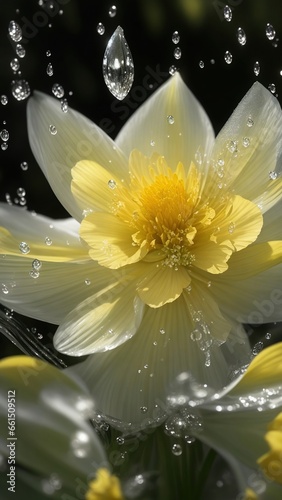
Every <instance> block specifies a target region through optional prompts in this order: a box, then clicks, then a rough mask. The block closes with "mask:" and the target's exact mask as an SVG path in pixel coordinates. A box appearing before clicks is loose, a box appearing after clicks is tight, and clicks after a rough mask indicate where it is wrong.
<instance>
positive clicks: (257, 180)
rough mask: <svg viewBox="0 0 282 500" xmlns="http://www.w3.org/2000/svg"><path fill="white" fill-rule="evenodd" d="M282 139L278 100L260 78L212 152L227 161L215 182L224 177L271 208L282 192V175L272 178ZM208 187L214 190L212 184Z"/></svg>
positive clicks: (237, 190)
mask: <svg viewBox="0 0 282 500" xmlns="http://www.w3.org/2000/svg"><path fill="white" fill-rule="evenodd" d="M252 123H253V125H252V126H248V125H250V124H252ZM281 141H282V113H281V108H280V105H279V103H278V100H277V99H276V98H275V97H274V96H273V95H272V94H271V93H270V92H269V91H268V90H267V89H265V88H264V87H263V86H262V85H261V84H260V83H258V82H256V83H254V85H253V86H252V87H251V89H250V90H249V91H248V92H247V94H246V95H245V97H244V98H243V99H242V100H241V102H240V103H239V105H238V106H237V108H236V109H235V111H234V112H233V114H232V115H231V117H230V119H229V120H228V121H227V123H226V125H225V126H224V127H223V129H222V130H221V132H220V133H219V135H218V136H217V138H216V142H215V147H214V151H213V154H212V156H213V158H214V160H215V162H217V161H218V160H220V159H221V160H223V161H224V166H223V167H222V168H223V170H222V172H223V173H224V176H223V177H222V178H221V179H219V178H217V182H216V183H215V186H217V185H218V183H219V180H220V181H221V182H222V183H224V184H226V185H227V187H228V189H232V190H233V191H234V192H235V193H236V194H240V195H241V196H242V197H244V198H247V199H249V200H251V201H253V202H254V203H257V204H259V205H260V206H261V207H262V210H263V212H265V211H266V210H268V209H269V208H270V207H271V206H272V204H273V203H275V202H276V201H277V199H278V198H279V197H280V194H281V182H280V179H277V182H276V181H273V180H271V179H270V178H269V173H270V172H271V171H274V170H275V168H276V163H277V160H278V159H279V155H280V150H281ZM244 144H245V145H244ZM246 144H249V145H247V147H246ZM235 150H236V151H235ZM215 176H217V170H216V171H215ZM279 186H280V187H279ZM207 189H208V190H209V193H207V194H210V186H209V185H207Z"/></svg>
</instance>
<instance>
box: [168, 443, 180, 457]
mask: <svg viewBox="0 0 282 500" xmlns="http://www.w3.org/2000/svg"><path fill="white" fill-rule="evenodd" d="M171 451H172V453H173V454H174V455H175V456H176V457H180V455H182V446H181V445H180V444H176V443H175V444H173V445H172V448H171Z"/></svg>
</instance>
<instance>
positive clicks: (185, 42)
mask: <svg viewBox="0 0 282 500" xmlns="http://www.w3.org/2000/svg"><path fill="white" fill-rule="evenodd" d="M52 4H53V7H52ZM113 4H114V5H116V7H117V13H116V16H115V17H113V18H111V17H110V16H109V14H108V11H109V8H110V7H111V5H113ZM226 4H228V5H229V6H230V7H231V8H232V13H233V17H232V20H231V22H227V21H226V20H224V19H223V7H224V5H226ZM59 10H61V11H62V12H58V11H59ZM281 14H282V6H281V3H280V2H279V1H278V0H228V1H226V2H222V1H219V0H215V1H213V0H118V1H117V2H112V3H111V2H108V1H104V0H103V1H102V0H100V1H98V0H56V1H55V0H54V1H53V2H52V0H51V1H45V0H42V1H38V0H9V2H8V1H6V0H0V94H5V95H7V96H8V99H9V102H8V104H7V105H6V106H3V105H1V104H0V123H1V125H0V127H1V128H6V129H7V130H8V131H9V134H10V138H9V141H8V148H7V150H6V151H2V150H1V149H0V182H1V189H0V201H5V200H6V198H7V195H8V197H10V199H11V201H12V202H13V203H15V199H16V198H17V189H18V188H19V187H23V188H24V189H25V190H26V202H27V207H28V209H30V210H35V211H37V212H38V213H42V214H45V215H49V216H51V217H54V218H57V217H65V216H67V213H66V212H65V211H64V209H63V208H62V207H61V205H60V203H59V202H58V200H57V199H56V198H55V196H54V195H53V193H52V191H51V189H50V188H49V185H48V183H47V182H46V180H45V178H44V176H43V174H42V173H41V171H40V168H39V167H38V165H37V164H36V162H35V160H34V159H33V156H32V154H31V151H30V149H29V144H28V138H27V131H26V118H25V109H26V101H22V102H18V101H16V100H15V99H14V98H13V97H12V94H11V82H12V80H13V79H14V78H24V79H26V80H27V81H28V82H29V84H30V87H31V90H34V89H38V90H41V91H44V92H47V93H49V94H51V88H52V85H53V84H54V83H60V84H62V85H63V87H64V89H65V94H66V95H65V97H67V99H68V102H69V105H70V106H72V107H73V108H75V109H77V110H79V111H80V112H82V113H83V114H85V115H86V116H88V117H89V118H91V119H92V120H93V121H95V122H96V123H98V124H101V123H105V121H104V119H105V118H106V119H107V120H108V123H110V126H109V125H108V126H107V129H106V131H107V132H109V133H110V135H111V136H112V137H113V138H114V137H115V136H116V134H117V133H118V131H119V130H120V128H121V127H122V125H123V124H124V120H125V119H124V117H123V116H124V114H126V115H127V116H126V119H127V118H128V117H129V116H130V114H131V113H132V112H133V111H134V109H133V108H137V107H138V106H139V105H140V104H141V102H142V100H143V98H142V97H140V94H137V93H136V94H135V93H134V87H135V88H136V87H137V86H139V85H142V80H143V78H144V76H145V75H146V74H147V71H148V70H147V68H148V67H150V68H151V69H152V70H156V68H157V67H159V69H160V71H161V72H165V73H166V75H167V76H166V77H165V78H168V76H169V74H168V70H169V67H170V66H171V65H172V64H175V65H176V66H177V68H179V70H180V72H181V75H182V77H183V79H184V80H185V82H186V83H187V85H188V86H189V87H190V89H191V90H192V91H193V92H194V94H195V95H196V96H197V98H198V99H199V100H200V102H201V103H202V104H203V106H204V108H205V109H206V111H207V113H208V114H209V116H210V119H211V121H212V123H213V125H214V128H215V131H216V132H218V131H219V130H220V128H221V127H222V125H223V124H224V123H225V121H226V120H227V119H228V117H229V116H230V114H231V112H232V110H233V109H234V107H235V106H236V105H237V103H238V102H239V101H240V99H241V98H242V97H243V96H244V94H245V93H246V92H247V90H248V89H249V87H250V86H251V85H252V83H253V82H254V81H255V80H257V79H258V80H259V81H260V82H261V83H262V84H264V85H265V86H266V87H267V86H268V85H269V84H271V83H274V84H275V86H276V93H277V98H278V100H280V99H281V98H282V76H281V75H280V71H282V40H281V42H280V41H279V38H280V36H282V15H281ZM11 20H15V21H16V22H18V23H19V25H20V26H21V27H22V28H23V30H24V33H25V34H26V35H27V36H26V37H25V39H24V40H23V41H22V42H20V43H22V45H23V46H24V48H25V49H26V56H25V57H24V58H23V59H20V58H18V59H19V62H20V70H21V76H18V75H14V74H13V71H12V69H11V68H10V62H11V60H12V59H13V58H14V57H17V56H16V54H15V44H13V43H11V41H10V39H9V37H8V25H9V22H10V21H11ZM99 22H102V23H103V24H104V26H105V34H104V35H103V36H100V35H99V34H98V33H97V30H96V27H97V24H98V23H99ZM267 23H270V24H272V25H273V26H274V28H275V30H276V38H275V40H273V41H270V40H268V39H267V37H266V35H265V28H266V24H267ZM118 25H121V26H122V28H123V29H124V32H125V36H126V39H127V42H128V44H129V46H130V49H131V52H132V55H133V58H134V63H135V80H134V84H133V89H132V91H131V93H130V94H129V96H128V98H126V99H125V101H124V102H123V103H122V105H124V106H126V113H124V112H121V111H119V110H118V107H117V106H116V103H117V101H116V99H115V98H114V97H113V96H112V95H111V94H110V93H109V91H108V89H107V88H106V86H105V84H104V81H103V76H102V58H103V53H104V50H105V47H106V44H107V41H108V39H109V38H110V36H111V34H112V33H113V31H114V30H115V29H116V27H117V26H118ZM238 27H242V28H243V29H244V30H245V32H246V36H247V43H246V45H244V46H241V45H239V43H238V41H237V37H236V32H237V29H238ZM175 30H177V31H178V32H179V34H180V42H179V46H180V48H181V50H182V57H181V59H179V60H177V61H176V60H175V59H174V57H173V50H174V49H175V47H176V45H174V44H173V43H172V41H171V35H172V33H173V31H175ZM48 50H49V51H51V56H50V57H47V56H46V51H48ZM226 50H229V51H230V52H231V53H232V55H233V62H232V63H231V64H230V65H228V64H226V62H225V61H224V53H225V51H226ZM201 60H202V61H203V62H204V68H200V67H199V62H200V61H201ZM211 61H213V63H212V62H211ZM256 61H259V62H260V67H261V71H260V74H259V76H258V77H256V76H255V74H254V71H253V66H254V63H255V62H256ZM48 63H51V64H52V66H53V70H54V75H53V76H52V77H49V76H48V75H47V73H46V67H47V64H48ZM69 91H71V92H72V93H73V94H72V95H69V94H68V93H69ZM150 93H151V92H150V91H146V96H145V95H144V97H145V98H146V97H148V96H149V95H150ZM119 109H120V108H119ZM3 121H6V124H5V125H3V127H2V122H3ZM23 161H26V162H28V170H26V171H23V170H22V169H21V167H20V163H21V162H23ZM15 317H16V318H19V316H17V315H15ZM21 321H22V318H21ZM24 323H25V324H26V325H28V326H29V327H32V328H36V329H37V330H36V331H37V332H39V333H38V335H39V336H41V332H42V333H43V340H42V342H44V338H47V339H48V342H47V343H50V338H51V333H50V332H53V331H54V327H51V326H49V325H45V324H43V323H40V322H35V321H34V320H32V321H30V320H26V319H24ZM276 330H277V327H276ZM264 331H266V330H264ZM0 345H1V344H0ZM14 350H15V352H17V351H16V349H14V348H13V347H12V345H10V344H8V343H7V342H4V341H2V351H1V352H0V355H1V356H3V355H7V354H8V353H11V352H13V351H14Z"/></svg>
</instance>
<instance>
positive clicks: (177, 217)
mask: <svg viewBox="0 0 282 500" xmlns="http://www.w3.org/2000/svg"><path fill="white" fill-rule="evenodd" d="M94 174H95V176H96V181H95V182H96V184H95V185H94V182H93V185H91V183H89V178H90V179H91V176H94ZM72 176H73V182H72V191H73V194H74V196H75V197H77V198H78V199H79V198H80V199H81V200H85V199H89V201H90V202H91V200H92V198H94V201H93V205H94V206H95V197H96V200H97V207H98V211H97V210H94V211H90V213H87V214H86V216H85V218H84V220H83V221H82V224H81V229H80V236H81V238H82V239H83V240H84V241H85V242H86V243H87V244H88V246H89V255H90V257H91V258H92V259H93V260H96V261H97V262H98V263H99V264H100V265H101V266H105V267H108V268H110V269H119V268H121V267H123V266H128V265H132V264H135V270H134V272H135V271H136V277H138V276H140V280H139V282H138V285H137V287H136V289H137V291H138V294H139V296H140V298H141V299H142V300H143V301H144V302H145V303H146V304H148V305H150V306H152V307H160V306H161V305H163V304H165V303H167V302H172V301H173V300H175V299H176V298H177V297H179V296H180V294H181V293H182V291H183V289H184V288H186V287H187V286H189V284H190V282H191V276H192V275H193V276H195V273H197V270H201V271H206V272H207V273H211V274H218V273H223V272H225V271H226V270H227V269H228V261H229V259H230V257H231V256H232V254H233V253H234V252H236V251H238V250H242V249H243V248H245V247H246V246H248V245H250V244H251V243H253V242H254V241H255V240H256V238H257V236H258V234H259V233H260V230H261V227H262V223H263V220H262V214H261V212H260V210H259V208H258V207H257V206H256V205H255V204H254V203H252V202H251V201H249V200H246V199H244V198H242V197H241V196H237V195H235V194H233V193H230V192H228V191H226V190H222V189H219V188H217V189H216V190H215V188H214V186H213V184H212V183H213V182H214V181H213V177H212V176H211V179H209V178H207V179H205V180H204V183H203V179H202V174H201V173H200V172H199V171H198V170H197V168H196V167H195V165H194V164H193V163H191V164H190V166H189V168H187V166H186V167H185V166H184V165H183V164H182V163H180V162H179V163H178V165H177V167H176V169H175V170H174V171H172V170H171V168H170V167H169V166H168V165H167V163H166V161H165V158H164V157H162V156H160V155H157V154H155V155H153V156H152V158H147V157H145V156H143V155H142V154H141V153H140V152H139V151H133V152H132V153H131V156H130V159H129V175H128V178H126V179H117V178H114V177H113V176H112V174H109V173H108V172H107V171H106V169H104V168H103V167H101V166H100V165H98V164H93V163H92V162H90V161H89V162H86V161H82V162H79V163H78V164H77V165H76V166H75V167H74V168H73V170H72ZM209 182H210V186H209ZM144 266H145V267H144ZM172 273H173V274H172ZM201 279H203V278H202V277H201ZM209 280H210V277H207V278H206V281H207V282H208V281H209ZM168 283H169V290H170V291H168V289H167V284H168ZM165 288H166V291H165V293H164V294H163V290H164V289H165ZM156 292H157V293H156ZM157 294H158V295H157Z"/></svg>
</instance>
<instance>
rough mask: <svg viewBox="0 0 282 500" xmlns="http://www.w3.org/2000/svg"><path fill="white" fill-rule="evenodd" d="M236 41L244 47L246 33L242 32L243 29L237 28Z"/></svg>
mask: <svg viewBox="0 0 282 500" xmlns="http://www.w3.org/2000/svg"><path fill="white" fill-rule="evenodd" d="M237 40H238V42H239V43H240V45H245V44H246V41H247V37H246V33H245V31H244V30H243V28H238V29H237Z"/></svg>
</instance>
